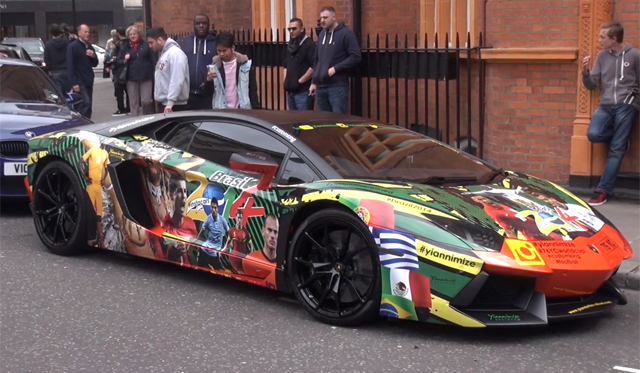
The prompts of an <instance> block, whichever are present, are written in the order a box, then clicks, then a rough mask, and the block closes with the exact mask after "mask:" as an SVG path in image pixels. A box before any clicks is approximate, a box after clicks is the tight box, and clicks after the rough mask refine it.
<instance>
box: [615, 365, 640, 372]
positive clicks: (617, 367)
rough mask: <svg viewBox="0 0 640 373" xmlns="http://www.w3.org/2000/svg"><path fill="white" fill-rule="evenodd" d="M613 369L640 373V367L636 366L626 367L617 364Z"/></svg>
mask: <svg viewBox="0 0 640 373" xmlns="http://www.w3.org/2000/svg"><path fill="white" fill-rule="evenodd" d="M613 369H615V370H621V371H623V372H630V373H640V369H635V368H625V367H619V366H615V367H613Z"/></svg>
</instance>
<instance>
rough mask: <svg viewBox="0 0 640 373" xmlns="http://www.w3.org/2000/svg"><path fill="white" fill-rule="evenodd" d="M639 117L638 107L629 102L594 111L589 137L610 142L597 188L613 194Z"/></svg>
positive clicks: (591, 139)
mask: <svg viewBox="0 0 640 373" xmlns="http://www.w3.org/2000/svg"><path fill="white" fill-rule="evenodd" d="M637 118H638V109H636V108H635V107H633V106H632V105H627V104H621V105H618V106H614V107H598V109H596V111H595V112H594V113H593V117H592V118H591V123H590V124H589V129H588V130H587V138H589V141H591V142H593V143H596V144H601V143H609V156H608V157H607V163H606V165H605V167H604V172H603V173H602V176H601V177H600V183H598V187H597V188H596V190H598V191H602V192H605V193H607V194H608V195H611V194H613V187H614V183H615V181H616V178H617V177H618V172H619V171H620V164H621V163H622V157H623V156H624V153H625V152H626V150H627V143H628V141H629V134H630V133H631V128H632V127H633V125H634V123H635V122H636V120H637Z"/></svg>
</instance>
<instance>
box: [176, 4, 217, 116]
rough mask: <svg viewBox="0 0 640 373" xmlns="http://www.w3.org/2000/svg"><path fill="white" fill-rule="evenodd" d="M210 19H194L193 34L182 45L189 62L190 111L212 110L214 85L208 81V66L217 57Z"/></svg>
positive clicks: (199, 15)
mask: <svg viewBox="0 0 640 373" xmlns="http://www.w3.org/2000/svg"><path fill="white" fill-rule="evenodd" d="M209 27H210V22H209V17H208V16H207V15H205V14H198V15H196V16H195V17H194V18H193V33H191V34H190V35H188V36H187V37H185V38H184V39H183V40H182V43H180V48H181V49H182V51H183V52H184V53H185V54H186V55H187V59H188V60H189V81H190V82H191V83H190V84H189V101H188V102H187V107H188V110H205V109H211V102H212V100H213V84H212V83H211V82H210V81H207V73H208V71H207V65H209V64H211V60H212V59H213V57H214V56H215V55H216V32H215V30H213V29H212V30H211V31H209Z"/></svg>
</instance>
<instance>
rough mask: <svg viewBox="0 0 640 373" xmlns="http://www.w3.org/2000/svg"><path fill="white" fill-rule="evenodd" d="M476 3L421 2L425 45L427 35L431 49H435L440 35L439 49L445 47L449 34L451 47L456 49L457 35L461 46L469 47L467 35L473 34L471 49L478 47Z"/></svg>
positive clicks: (461, 0)
mask: <svg viewBox="0 0 640 373" xmlns="http://www.w3.org/2000/svg"><path fill="white" fill-rule="evenodd" d="M475 3H476V2H475V1H473V0H420V41H421V45H424V37H425V34H426V35H427V38H428V43H429V47H433V46H434V45H435V42H436V33H437V34H438V47H444V46H445V39H446V34H447V33H448V34H449V47H453V48H455V46H456V35H458V36H459V37H460V46H461V47H465V46H467V33H471V45H470V46H471V47H474V46H477V45H478V35H477V34H476V32H475V22H474V17H475Z"/></svg>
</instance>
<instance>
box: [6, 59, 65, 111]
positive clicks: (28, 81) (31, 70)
mask: <svg viewBox="0 0 640 373" xmlns="http://www.w3.org/2000/svg"><path fill="white" fill-rule="evenodd" d="M0 102H41V103H46V104H57V105H65V104H66V101H65V100H64V98H63V97H61V96H60V93H59V92H58V90H57V88H56V87H55V86H54V85H53V84H52V83H51V81H50V80H49V79H47V76H46V75H45V73H44V72H42V69H40V68H38V67H36V66H14V65H1V64H0Z"/></svg>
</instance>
